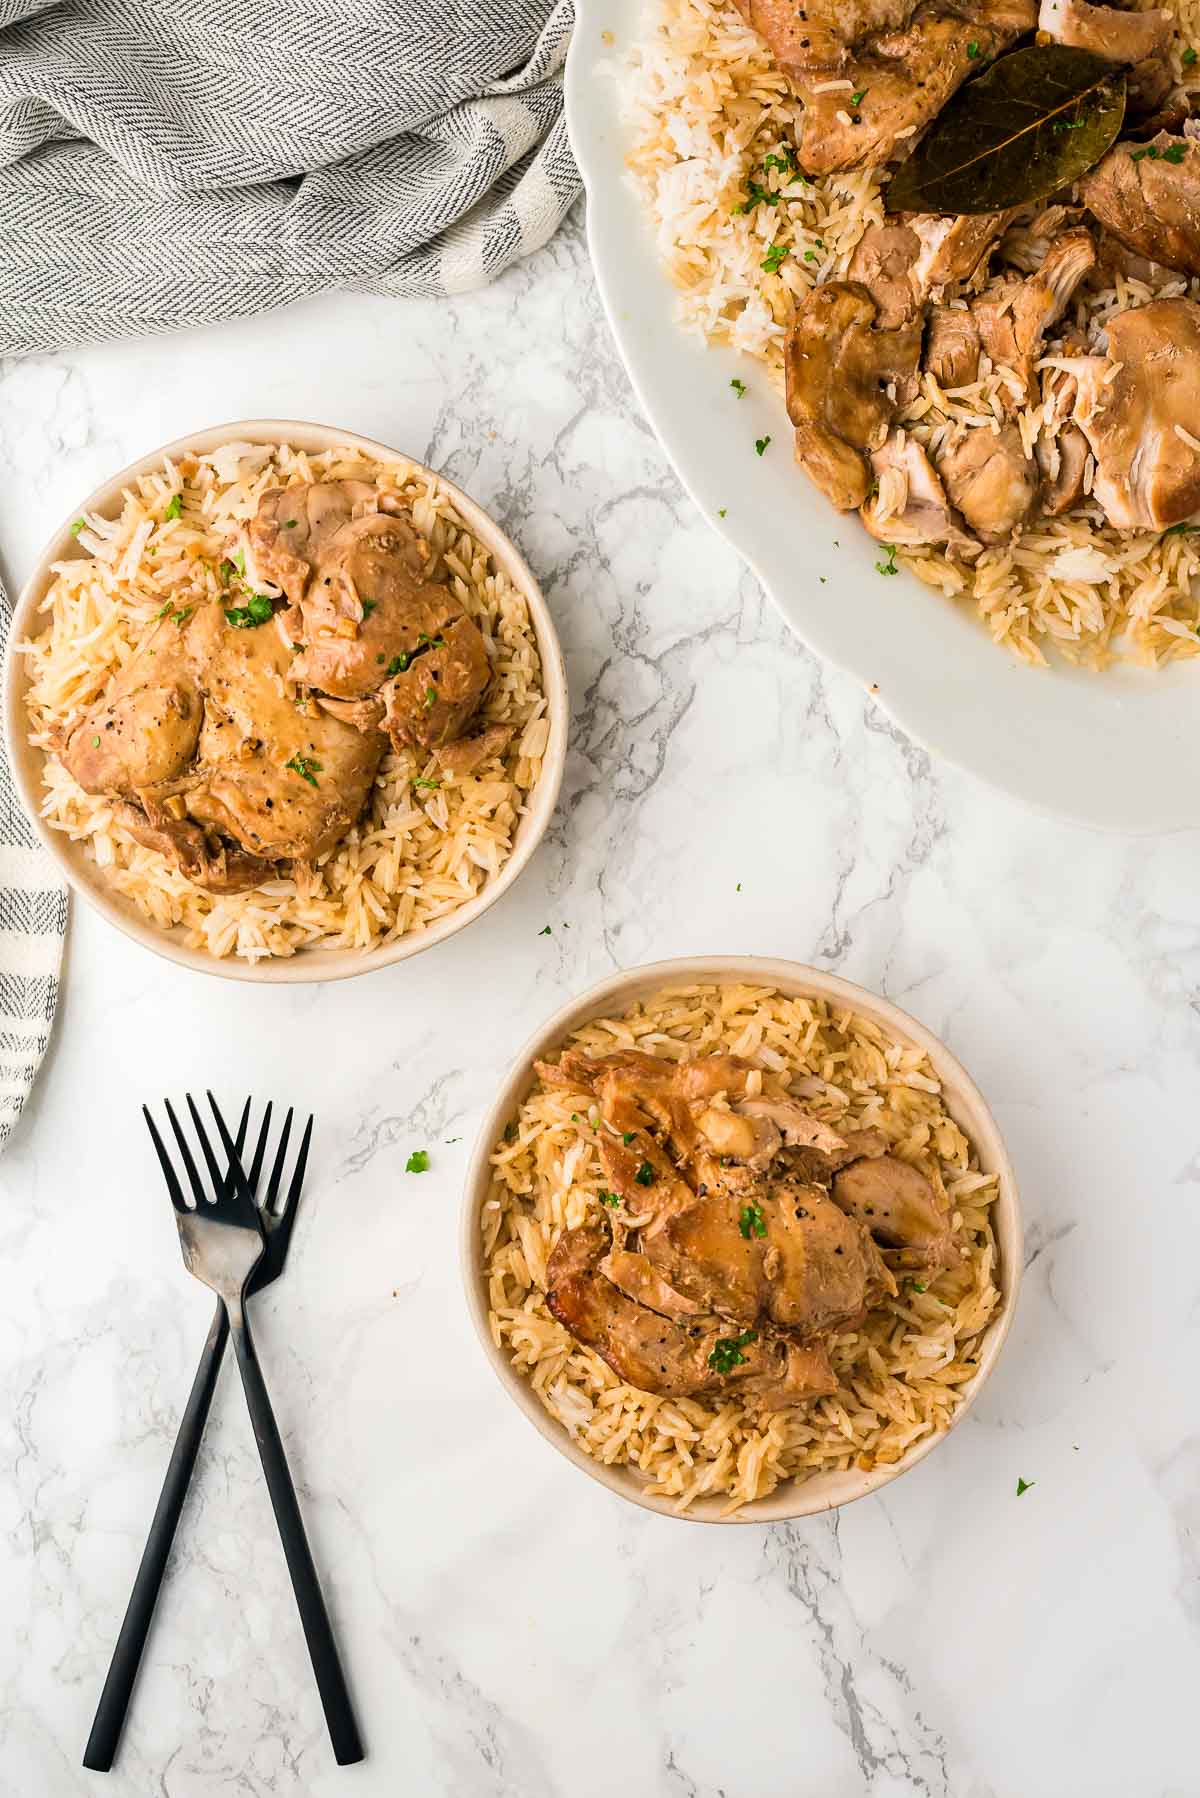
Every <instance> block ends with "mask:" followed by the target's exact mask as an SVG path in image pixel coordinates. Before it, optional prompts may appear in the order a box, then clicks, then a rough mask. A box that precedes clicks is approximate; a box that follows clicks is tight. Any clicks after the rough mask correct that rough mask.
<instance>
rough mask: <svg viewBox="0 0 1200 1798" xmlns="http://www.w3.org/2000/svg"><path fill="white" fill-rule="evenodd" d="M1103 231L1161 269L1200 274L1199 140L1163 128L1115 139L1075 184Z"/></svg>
mask: <svg viewBox="0 0 1200 1798" xmlns="http://www.w3.org/2000/svg"><path fill="white" fill-rule="evenodd" d="M1080 193H1081V195H1082V197H1083V200H1084V203H1085V204H1086V205H1087V206H1088V207H1089V208H1090V209H1091V211H1092V212H1093V213H1094V214H1095V215H1096V217H1097V218H1098V219H1099V220H1100V223H1101V224H1102V225H1103V226H1104V228H1105V229H1106V230H1107V231H1110V232H1111V233H1112V235H1113V236H1114V237H1115V238H1118V239H1119V240H1120V242H1121V243H1122V244H1125V245H1126V246H1127V247H1128V248H1129V249H1130V250H1132V251H1134V252H1135V253H1136V254H1138V255H1140V256H1146V257H1148V258H1149V259H1150V261H1151V262H1155V263H1159V264H1161V265H1162V266H1163V267H1164V268H1175V269H1179V270H1181V271H1182V272H1183V273H1184V274H1188V275H1200V143H1197V142H1196V140H1195V139H1194V138H1190V137H1169V136H1167V135H1166V133H1165V132H1160V133H1159V135H1158V136H1157V137H1155V138H1153V139H1152V140H1151V142H1150V143H1148V144H1117V145H1116V146H1115V147H1114V148H1113V149H1111V150H1110V151H1109V153H1108V155H1107V156H1106V157H1105V158H1104V160H1103V162H1101V163H1100V164H1099V165H1098V166H1097V167H1096V168H1094V169H1093V170H1092V172H1091V174H1090V175H1088V176H1087V177H1086V179H1085V180H1084V181H1083V183H1082V185H1081V187H1080Z"/></svg>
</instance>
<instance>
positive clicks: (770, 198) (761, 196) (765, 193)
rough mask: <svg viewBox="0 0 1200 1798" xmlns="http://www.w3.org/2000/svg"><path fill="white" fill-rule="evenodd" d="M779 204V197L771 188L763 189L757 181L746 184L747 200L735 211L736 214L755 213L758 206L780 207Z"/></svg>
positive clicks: (735, 208)
mask: <svg viewBox="0 0 1200 1798" xmlns="http://www.w3.org/2000/svg"><path fill="white" fill-rule="evenodd" d="M778 204H779V195H778V194H773V193H772V192H771V190H770V188H769V187H763V186H761V185H760V184H759V182H757V181H748V182H747V183H746V198H745V199H744V200H743V201H742V202H741V204H740V205H739V206H735V207H734V209H733V210H734V213H735V214H736V213H739V212H753V211H754V208H755V207H756V206H778Z"/></svg>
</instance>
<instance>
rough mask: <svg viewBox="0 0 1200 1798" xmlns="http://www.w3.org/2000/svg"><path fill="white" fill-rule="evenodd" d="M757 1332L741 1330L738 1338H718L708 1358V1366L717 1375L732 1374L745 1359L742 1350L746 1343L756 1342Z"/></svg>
mask: <svg viewBox="0 0 1200 1798" xmlns="http://www.w3.org/2000/svg"><path fill="white" fill-rule="evenodd" d="M757 1340H758V1331H757V1330H743V1331H742V1333H741V1335H740V1336H719V1337H718V1338H717V1341H716V1344H715V1346H714V1348H713V1351H712V1354H711V1355H710V1356H709V1357H708V1365H709V1366H710V1367H711V1368H713V1369H714V1370H715V1371H716V1372H717V1373H732V1372H733V1370H734V1368H735V1367H741V1366H742V1365H743V1364H744V1362H745V1360H746V1357H745V1355H743V1353H742V1350H743V1349H744V1348H745V1346H746V1344H747V1343H748V1342H757Z"/></svg>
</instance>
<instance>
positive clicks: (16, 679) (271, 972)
mask: <svg viewBox="0 0 1200 1798" xmlns="http://www.w3.org/2000/svg"><path fill="white" fill-rule="evenodd" d="M233 442H243V443H287V444H290V445H291V446H292V447H294V448H296V449H300V450H305V451H308V452H309V453H311V454H319V453H320V452H321V451H323V450H327V449H333V448H336V447H338V446H340V445H343V444H345V445H347V446H348V447H350V448H351V449H355V450H361V451H362V453H363V454H364V455H367V456H372V457H375V458H377V459H378V460H380V461H383V462H389V461H404V462H410V461H411V458H410V457H407V456H402V455H401V454H400V452H399V451H397V450H394V449H389V448H388V447H387V446H386V445H385V444H382V443H374V442H372V440H371V439H370V438H369V437H359V436H356V435H355V433H354V432H353V431H338V430H335V429H333V428H332V427H331V426H329V425H316V424H305V423H302V422H300V421H299V420H295V419H281V418H252V419H244V420H242V421H241V422H240V423H237V424H228V425H213V426H211V427H210V428H209V429H208V430H204V431H193V432H192V433H191V434H190V435H189V436H187V437H181V438H179V439H178V440H177V441H176V442H175V443H166V444H163V446H162V447H161V448H160V449H156V450H152V451H151V452H150V454H149V455H146V456H142V457H141V458H140V459H139V460H138V461H136V462H133V463H131V464H130V466H129V467H128V468H123V469H122V470H121V472H120V474H115V475H113V477H112V479H111V480H109V481H106V482H105V483H104V485H103V486H102V487H98V488H97V489H96V491H95V492H94V493H92V494H89V495H88V497H87V498H86V499H84V500H82V501H80V502H79V503H78V504H77V505H75V506H74V507H73V508H72V510H71V513H70V515H69V517H67V518H65V519H64V520H63V522H62V524H61V525H60V526H59V528H58V530H57V531H55V533H54V535H53V537H52V538H51V539H50V541H49V543H48V544H47V545H46V547H45V549H44V551H43V552H42V555H41V557H40V559H39V561H38V564H37V567H36V568H35V569H34V571H33V573H32V575H31V576H30V578H29V580H28V582H27V583H26V585H25V587H24V588H23V590H22V592H21V595H20V597H19V599H18V600H17V603H16V607H15V608H14V612H13V624H12V631H11V634H10V639H9V641H10V649H9V655H8V666H7V668H6V669H5V679H4V722H5V736H6V739H7V748H8V756H9V764H10V766H11V768H12V770H13V775H14V778H15V780H16V783H17V790H18V792H19V793H20V796H21V802H22V804H23V805H24V807H25V810H26V812H27V813H28V815H29V817H30V819H31V820H32V822H33V824H34V827H35V828H36V830H37V832H38V835H39V836H40V837H41V839H42V841H43V843H44V844H45V845H46V848H47V849H48V850H49V851H50V853H51V855H52V856H53V857H54V860H55V861H56V862H57V863H58V866H59V868H60V869H61V871H62V874H63V877H64V878H65V879H66V880H68V881H69V882H70V883H71V885H72V886H73V887H74V888H75V891H76V892H77V893H79V894H80V895H81V896H82V897H83V898H84V899H86V900H87V901H88V903H89V905H92V906H94V907H95V909H96V910H97V911H98V912H100V913H101V914H102V915H103V916H104V917H106V918H107V919H108V921H109V923H110V924H115V925H116V927H117V929H118V930H121V931H124V933H125V935H126V936H129V937H132V938H133V940H134V942H137V943H141V944H142V946H143V947H144V948H146V949H153V950H154V952H155V954H156V955H165V956H166V957H167V959H168V960H169V961H174V962H178V963H179V964H180V966H181V967H185V968H192V969H194V970H195V971H196V972H197V973H201V974H217V975H220V976H221V977H222V978H223V979H226V980H254V981H262V982H265V983H269V984H271V985H287V984H290V983H295V982H299V981H324V980H345V979H347V978H348V977H349V976H350V975H352V974H368V973H370V972H371V971H372V970H373V969H375V968H386V967H390V966H391V964H392V963H393V962H397V961H406V960H407V959H408V957H409V956H410V955H418V954H420V952H421V950H422V949H431V948H432V947H433V945H434V944H435V943H441V942H444V941H445V939H446V938H447V937H450V936H454V935H455V934H456V932H458V931H460V930H463V929H465V928H466V926H467V925H468V924H470V923H472V922H473V921H474V920H475V919H476V918H478V917H479V916H480V914H481V913H482V912H485V911H486V910H487V909H488V907H489V906H490V905H494V904H495V902H496V900H497V899H499V898H500V896H501V894H503V893H506V892H507V891H508V889H509V887H511V886H512V884H513V882H514V881H515V880H516V879H517V878H518V876H519V875H520V874H521V872H522V870H523V869H524V868H525V867H526V865H527V864H528V862H529V859H530V857H531V856H532V854H533V852H534V850H535V849H536V848H537V845H538V843H539V842H540V840H541V838H542V836H543V835H544V834H545V831H546V827H547V825H548V824H549V822H550V819H551V816H552V814H553V812H554V806H555V803H556V801H557V799H558V789H559V786H560V784H561V782H562V773H563V764H564V762H565V759H566V748H567V720H568V716H569V705H568V699H567V677H566V670H565V669H564V667H563V659H562V652H561V650H560V649H559V645H558V637H557V635H556V633H555V629H554V624H553V621H552V619H551V617H550V609H549V607H548V606H547V604H546V601H545V599H544V598H543V596H542V592H541V589H540V588H539V587H538V584H537V582H536V581H535V580H534V578H533V575H532V574H531V573H530V570H529V567H528V565H527V563H526V562H525V560H524V558H523V557H522V555H521V554H520V551H519V550H518V549H517V548H516V547H515V545H514V544H513V543H511V542H510V541H509V539H508V538H507V537H506V536H505V535H504V533H503V531H502V530H501V529H500V528H499V526H498V525H496V524H494V523H493V521H492V520H491V519H490V518H489V517H488V515H487V513H486V512H484V511H482V510H481V509H480V507H479V506H477V505H476V504H475V501H474V500H473V499H470V498H469V497H468V496H467V494H465V493H463V492H462V491H461V489H460V488H458V487H456V486H455V485H454V483H453V481H448V480H447V479H446V477H445V476H444V475H435V479H436V480H437V481H438V482H439V484H440V485H441V486H442V488H444V490H445V491H446V492H447V493H448V494H449V495H450V497H451V498H452V500H453V502H454V505H455V507H456V508H457V510H458V512H459V514H460V515H461V517H462V518H463V519H464V520H465V521H466V523H467V524H468V525H469V527H470V529H471V531H472V532H473V534H474V535H475V536H476V537H477V538H478V539H479V541H480V542H481V543H482V544H484V545H485V546H486V548H487V549H488V550H489V551H490V552H491V555H492V559H493V561H494V562H495V564H496V566H497V568H500V569H502V570H503V571H504V573H505V574H506V575H507V576H508V578H509V580H510V581H511V582H512V583H513V585H514V586H515V587H516V588H518V589H519V591H520V592H521V593H523V594H524V595H525V599H526V601H527V602H528V605H529V612H530V616H531V618H532V620H533V625H534V630H535V632H536V634H537V644H538V653H539V655H540V656H541V661H542V678H543V682H544V686H545V692H546V699H547V709H548V713H549V718H550V740H549V743H548V744H547V747H546V754H545V758H544V760H543V765H542V776H541V779H540V781H539V782H538V784H537V786H536V787H535V788H534V790H533V792H532V794H531V795H530V797H529V801H528V810H527V811H526V813H525V816H524V817H523V818H522V819H521V822H520V824H519V826H518V828H517V834H516V840H515V842H514V843H513V848H512V853H511V854H510V856H509V858H508V860H507V861H506V862H505V864H504V866H503V867H502V868H501V870H500V872H499V874H498V875H497V876H496V878H495V880H493V881H492V882H491V883H490V885H488V886H486V887H485V888H484V889H483V891H482V892H481V893H479V894H477V895H476V897H475V898H474V899H471V900H468V902H467V903H466V904H465V905H462V906H460V907H459V909H458V910H457V911H455V912H452V913H450V914H449V916H447V917H445V918H439V919H438V920H437V922H436V923H433V924H429V925H426V926H425V928H424V929H422V930H419V931H414V932H413V933H412V935H411V936H404V937H401V938H400V939H399V940H398V941H397V942H394V943H388V944H387V945H386V946H385V947H384V948H381V949H369V950H367V951H366V952H365V953H364V952H363V951H362V950H355V949H306V950H302V951H301V952H300V953H299V954H297V955H293V956H287V957H278V958H274V959H269V960H264V961H261V962H257V963H251V962H245V961H239V960H237V959H236V958H235V957H232V956H229V957H226V958H224V959H220V960H219V959H217V958H215V957H213V956H211V955H205V954H204V953H203V952H202V951H200V950H198V949H190V948H188V947H187V945H186V944H185V942H184V941H183V931H182V929H176V930H170V931H167V930H159V929H157V928H155V927H154V926H153V925H151V924H147V923H146V921H145V919H144V918H142V916H141V915H140V913H139V912H138V911H137V910H136V908H135V907H134V906H133V904H132V903H131V902H130V901H129V900H127V899H125V898H123V897H122V896H121V895H120V894H118V893H114V892H112V891H111V890H110V889H109V888H108V886H107V885H106V884H105V881H104V878H103V875H102V873H101V871H100V870H99V869H98V868H97V867H96V864H95V862H94V861H92V859H91V857H90V856H89V855H88V853H87V850H86V848H85V846H84V844H83V843H74V842H71V841H70V839H69V838H68V837H66V836H64V835H63V834H62V833H61V832H59V831H54V830H51V829H49V827H48V826H47V825H46V824H45V823H44V822H43V820H42V817H41V802H42V763H43V759H44V758H43V755H42V752H41V750H39V749H35V748H33V747H32V745H31V744H30V743H29V741H28V728H27V724H26V710H25V691H26V688H27V686H28V677H27V662H26V659H25V657H24V656H20V655H17V654H15V653H14V651H13V649H12V647H11V645H12V644H16V643H19V642H21V641H23V640H25V639H28V638H30V637H33V636H36V635H37V633H38V630H39V627H40V626H41V624H42V622H43V621H42V619H41V618H40V616H39V613H38V607H39V605H40V604H41V602H42V599H43V597H44V596H45V593H46V589H47V587H48V586H49V585H50V582H51V579H52V575H51V568H52V566H53V564H54V563H55V562H63V561H66V560H68V559H69V558H70V557H71V556H74V555H80V554H82V553H83V552H82V551H80V550H79V548H78V546H77V545H76V543H75V540H74V538H73V537H72V535H71V525H72V523H73V521H74V520H75V519H76V518H78V516H79V514H80V513H81V512H85V511H86V512H98V513H100V514H105V513H112V512H114V511H115V510H116V509H117V507H118V506H119V504H120V500H121V495H122V493H123V491H124V489H125V488H126V487H127V486H128V485H129V483H130V482H131V481H132V480H134V479H136V478H137V476H138V475H142V474H146V473H148V472H150V471H152V470H154V469H156V468H158V467H159V466H160V465H161V463H162V460H163V458H164V456H171V457H173V458H174V457H178V456H182V455H185V454H186V453H187V452H188V451H192V452H193V453H196V452H199V453H200V454H204V453H205V452H207V451H209V450H214V449H218V448H219V447H220V445H221V444H223V443H233ZM412 466H413V467H415V468H421V467H422V466H423V465H422V464H420V463H412ZM425 472H426V473H431V472H433V471H431V470H425Z"/></svg>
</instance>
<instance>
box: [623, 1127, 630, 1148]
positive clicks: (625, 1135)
mask: <svg viewBox="0 0 1200 1798" xmlns="http://www.w3.org/2000/svg"><path fill="white" fill-rule="evenodd" d="M621 1141H622V1142H623V1143H624V1144H625V1145H626V1147H628V1145H629V1144H630V1143H631V1142H632V1141H633V1131H632V1130H622V1132H621Z"/></svg>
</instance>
